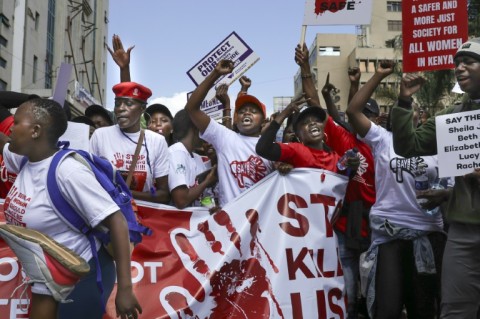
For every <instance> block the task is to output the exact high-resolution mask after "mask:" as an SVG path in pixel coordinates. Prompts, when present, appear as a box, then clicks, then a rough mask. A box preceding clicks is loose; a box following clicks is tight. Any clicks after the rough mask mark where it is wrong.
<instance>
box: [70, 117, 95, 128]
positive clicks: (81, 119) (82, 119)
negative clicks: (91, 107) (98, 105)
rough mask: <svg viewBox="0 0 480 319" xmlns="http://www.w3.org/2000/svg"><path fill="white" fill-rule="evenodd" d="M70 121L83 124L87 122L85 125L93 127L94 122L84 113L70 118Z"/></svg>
mask: <svg viewBox="0 0 480 319" xmlns="http://www.w3.org/2000/svg"><path fill="white" fill-rule="evenodd" d="M72 122H75V123H83V124H87V125H90V126H93V127H95V123H93V121H92V120H91V119H90V118H88V117H86V116H85V115H80V116H77V117H74V118H73V119H72Z"/></svg>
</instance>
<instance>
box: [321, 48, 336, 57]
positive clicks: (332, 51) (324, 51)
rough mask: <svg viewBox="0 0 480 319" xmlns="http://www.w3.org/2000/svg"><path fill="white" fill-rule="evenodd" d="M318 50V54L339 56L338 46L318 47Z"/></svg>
mask: <svg viewBox="0 0 480 319" xmlns="http://www.w3.org/2000/svg"><path fill="white" fill-rule="evenodd" d="M318 52H319V53H318V55H320V56H340V47H320V48H319V50H318Z"/></svg>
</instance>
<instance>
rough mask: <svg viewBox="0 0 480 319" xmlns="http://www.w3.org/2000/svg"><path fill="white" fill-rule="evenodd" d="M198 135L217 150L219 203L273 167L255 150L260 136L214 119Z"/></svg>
mask: <svg viewBox="0 0 480 319" xmlns="http://www.w3.org/2000/svg"><path fill="white" fill-rule="evenodd" d="M200 137H201V138H202V139H204V140H205V141H207V142H208V143H210V144H212V146H213V148H215V150H216V152H217V158H218V181H219V202H220V206H222V207H223V206H225V204H227V203H228V202H230V201H231V200H232V199H234V198H235V197H237V196H238V195H240V194H241V193H242V192H243V191H245V190H247V189H248V188H250V187H252V186H253V185H254V184H256V183H258V182H259V181H261V180H262V179H263V178H264V177H265V176H267V175H268V174H270V173H271V172H272V170H273V165H272V162H271V161H269V160H266V159H264V158H263V157H261V156H260V155H258V154H257V153H256V152H255V146H256V145H257V142H258V139H259V137H249V136H244V135H241V134H239V133H235V132H234V131H232V130H230V129H228V128H226V127H225V126H223V125H221V124H219V123H217V122H216V121H213V120H212V121H210V124H209V125H208V127H207V129H206V130H205V132H203V134H200Z"/></svg>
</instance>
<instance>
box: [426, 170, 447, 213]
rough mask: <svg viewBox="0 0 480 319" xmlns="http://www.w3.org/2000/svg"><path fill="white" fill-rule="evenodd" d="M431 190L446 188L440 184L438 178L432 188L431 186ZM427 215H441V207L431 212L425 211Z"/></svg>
mask: <svg viewBox="0 0 480 319" xmlns="http://www.w3.org/2000/svg"><path fill="white" fill-rule="evenodd" d="M430 189H434V190H435V189H445V187H444V186H443V185H442V184H441V183H440V180H439V179H438V178H437V179H436V180H435V182H434V183H432V186H430ZM424 212H425V214H427V215H429V216H435V215H437V214H439V213H440V206H437V207H435V208H433V209H430V210H425V211H424Z"/></svg>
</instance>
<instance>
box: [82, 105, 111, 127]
mask: <svg viewBox="0 0 480 319" xmlns="http://www.w3.org/2000/svg"><path fill="white" fill-rule="evenodd" d="M97 114H98V115H100V116H101V117H103V118H105V119H106V120H107V122H108V124H110V125H113V120H112V115H111V113H110V112H109V111H108V110H107V109H106V108H104V107H103V106H101V105H98V104H92V105H90V106H89V107H87V109H86V110H85V116H87V117H89V118H90V117H91V116H93V115H97Z"/></svg>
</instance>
